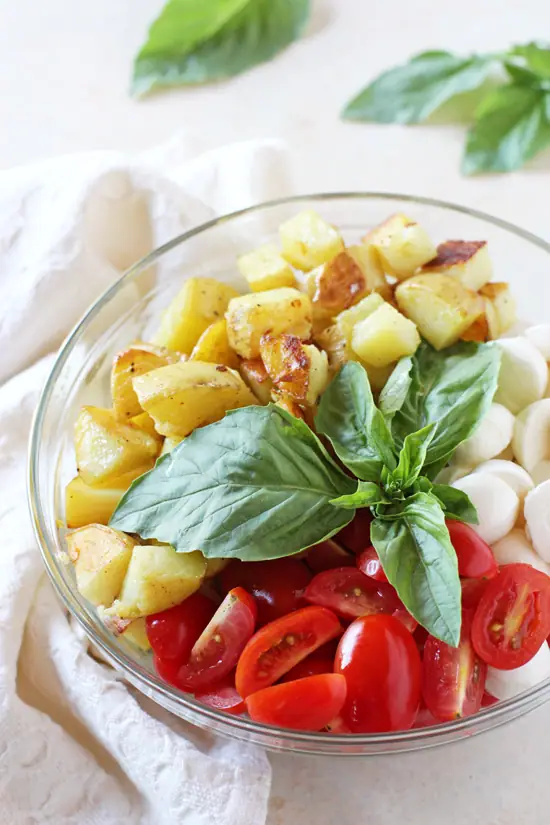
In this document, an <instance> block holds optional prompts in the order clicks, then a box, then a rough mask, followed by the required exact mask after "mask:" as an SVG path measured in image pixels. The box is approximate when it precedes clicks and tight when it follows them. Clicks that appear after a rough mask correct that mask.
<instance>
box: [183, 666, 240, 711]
mask: <svg viewBox="0 0 550 825" xmlns="http://www.w3.org/2000/svg"><path fill="white" fill-rule="evenodd" d="M195 699H198V700H199V702H202V703H203V705H208V707H211V708H215V709H216V710H224V711H225V712H226V713H232V714H234V715H236V714H239V713H244V712H245V710H246V705H245V703H244V701H243V700H242V699H241V697H240V696H239V694H238V693H237V689H236V687H235V674H234V673H228V674H227V676H224V678H223V679H221V680H220V681H219V682H216V684H215V685H212V687H210V688H209V689H208V690H206V691H205V692H204V693H196V694H195Z"/></svg>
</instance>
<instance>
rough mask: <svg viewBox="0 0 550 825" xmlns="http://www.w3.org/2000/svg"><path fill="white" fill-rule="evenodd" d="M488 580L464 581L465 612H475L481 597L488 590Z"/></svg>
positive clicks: (461, 584)
mask: <svg viewBox="0 0 550 825" xmlns="http://www.w3.org/2000/svg"><path fill="white" fill-rule="evenodd" d="M487 584H488V580H487V579H462V581H461V582H460V586H461V588H462V607H463V608H464V610H475V609H476V607H477V606H478V604H479V603H480V601H481V597H482V596H483V594H484V593H485V590H486V589H487Z"/></svg>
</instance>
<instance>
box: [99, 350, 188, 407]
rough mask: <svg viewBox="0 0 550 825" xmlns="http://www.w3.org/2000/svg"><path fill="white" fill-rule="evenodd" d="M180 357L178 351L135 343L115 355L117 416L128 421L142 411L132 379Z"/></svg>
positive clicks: (113, 390) (113, 373)
mask: <svg viewBox="0 0 550 825" xmlns="http://www.w3.org/2000/svg"><path fill="white" fill-rule="evenodd" d="M177 360H178V355H176V354H175V353H171V352H169V351H168V350H163V348H162V347H153V346H151V345H148V344H135V345H134V346H132V347H129V348H128V349H126V350H123V352H119V353H118V354H117V355H115V358H114V361H113V368H112V370H111V396H112V399H113V410H114V413H115V415H116V417H117V418H118V419H119V420H120V421H127V420H128V419H129V418H133V417H134V416H138V415H139V414H140V413H141V412H143V410H142V409H141V407H140V406H139V401H138V400H137V396H136V394H135V392H134V388H133V386H132V379H133V378H135V377H136V376H137V375H143V374H144V373H146V372H149V370H154V369H157V368H158V367H164V366H166V364H173V363H174V362H175V361H177Z"/></svg>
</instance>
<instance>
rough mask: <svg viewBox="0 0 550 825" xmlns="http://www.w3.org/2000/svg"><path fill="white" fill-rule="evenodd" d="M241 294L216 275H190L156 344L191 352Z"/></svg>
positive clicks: (167, 312) (155, 338) (166, 315)
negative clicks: (231, 301) (196, 276)
mask: <svg viewBox="0 0 550 825" xmlns="http://www.w3.org/2000/svg"><path fill="white" fill-rule="evenodd" d="M238 294H239V293H238V292H237V290H236V289H233V287H230V286H227V284H222V283H221V282H220V281H216V280H214V278H189V280H188V281H186V282H185V285H184V287H183V289H182V290H181V292H179V293H178V295H176V297H175V298H174V299H173V300H172V303H171V304H170V305H169V307H168V309H167V310H166V311H165V313H164V315H163V317H162V321H161V325H160V329H159V331H158V332H157V334H156V335H155V337H154V343H155V344H159V345H161V346H163V347H168V349H172V350H176V352H183V353H185V354H186V355H189V353H190V352H191V350H192V349H193V347H194V346H195V344H196V343H197V341H198V340H199V338H200V336H201V335H202V334H203V332H204V331H205V329H207V327H209V326H210V324H213V323H214V321H219V320H220V319H221V318H223V315H224V312H225V310H226V309H227V306H228V304H229V301H230V300H231V299H232V298H235V297H236V296H237V295H238Z"/></svg>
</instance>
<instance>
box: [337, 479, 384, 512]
mask: <svg viewBox="0 0 550 825" xmlns="http://www.w3.org/2000/svg"><path fill="white" fill-rule="evenodd" d="M330 503H331V504H334V506H335V507H346V508H347V509H351V510H356V509H358V508H359V507H372V506H373V504H389V503H390V502H389V499H387V498H386V497H385V495H384V493H383V492H382V490H381V489H380V487H379V486H378V484H375V483H374V482H373V481H360V482H359V484H358V485H357V490H356V491H355V492H354V493H351V495H346V496H338V498H333V499H332V501H331V502H330Z"/></svg>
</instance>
